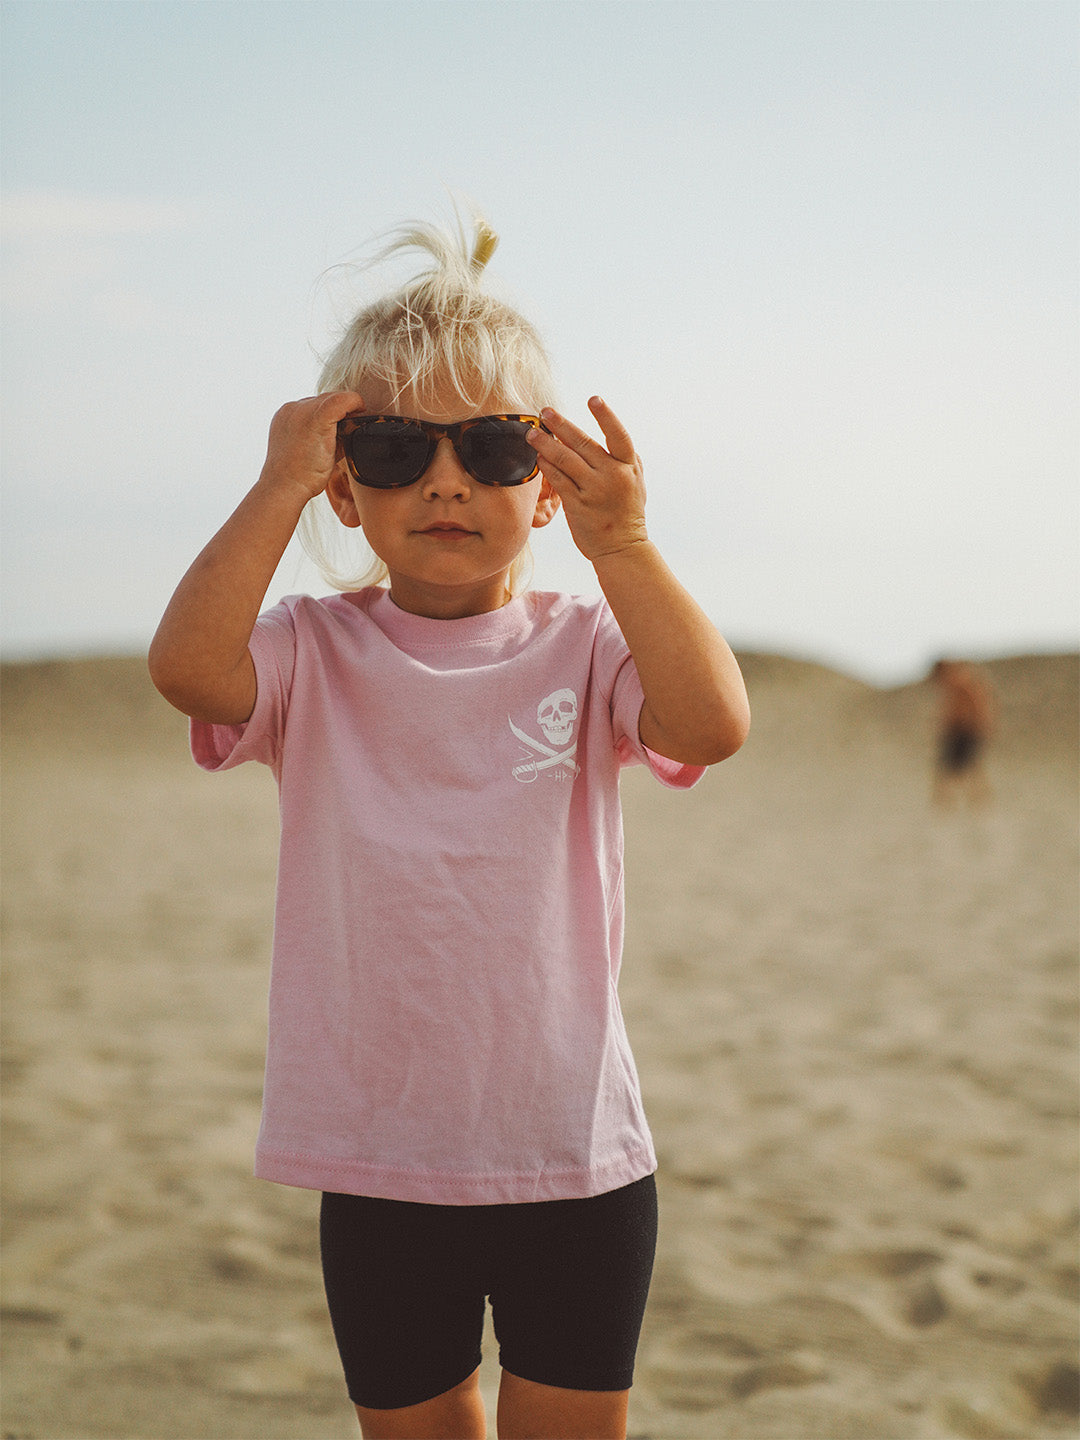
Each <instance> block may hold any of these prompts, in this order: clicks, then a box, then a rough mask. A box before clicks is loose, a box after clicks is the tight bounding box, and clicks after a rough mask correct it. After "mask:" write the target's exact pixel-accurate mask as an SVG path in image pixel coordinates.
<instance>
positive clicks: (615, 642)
mask: <svg viewBox="0 0 1080 1440" xmlns="http://www.w3.org/2000/svg"><path fill="white" fill-rule="evenodd" d="M596 651H597V653H596V661H597V664H598V667H599V670H600V673H601V676H607V677H610V691H609V693H610V706H611V721H612V731H613V734H614V737H615V750H616V753H617V755H618V757H619V761H620V763H621V764H623V765H647V766H648V767H649V770H650V771H651V773H652V774H653V775H654V776H655V777H656V779H657V780H659V781H660V783H661V784H662V785H667V786H668V787H670V788H671V789H673V790H689V789H690V788H691V787H692V786H694V785H696V784H697V783H698V781H699V780H700V779H701V777H702V776H703V775H704V774H705V768H706V767H705V766H703V765H684V764H682V762H681V761H679V760H669V759H668V757H667V756H666V755H658V754H657V753H656V751H655V750H650V749H649V747H648V746H647V745H645V744H643V743H642V740H641V735H640V731H639V728H638V724H639V721H640V719H641V707H642V705H644V703H645V692H644V690H643V689H642V688H641V679H640V677H639V675H638V672H637V666H636V665H635V664H634V657H633V656H632V655H631V654H630V649H629V647H628V645H627V643H626V641H625V640H624V639H623V634H622V631H621V630H620V629H619V627H618V624H617V622H616V620H615V617H614V615H613V614H612V613H611V611H610V610H609V609H608V607H607V606H606V605H605V606H604V611H603V615H602V617H601V620H600V625H599V628H598V630H597V636H596ZM602 683H605V682H604V681H603V680H602Z"/></svg>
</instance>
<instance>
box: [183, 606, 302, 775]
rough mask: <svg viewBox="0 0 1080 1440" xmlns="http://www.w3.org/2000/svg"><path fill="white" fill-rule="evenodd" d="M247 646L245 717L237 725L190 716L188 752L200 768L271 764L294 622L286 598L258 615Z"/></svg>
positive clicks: (279, 737) (279, 734) (280, 728)
mask: <svg viewBox="0 0 1080 1440" xmlns="http://www.w3.org/2000/svg"><path fill="white" fill-rule="evenodd" d="M248 649H249V651H250V652H251V658H252V660H253V662H254V665H255V681H256V687H257V689H256V696H255V708H254V710H252V712H251V716H250V718H249V719H248V720H246V721H245V722H244V724H243V725H211V724H208V723H207V722H206V721H204V720H192V721H191V726H190V742H191V753H192V755H193V756H194V758H195V762H196V764H198V765H199V766H200V767H201V768H202V769H203V770H231V769H232V767H233V766H234V765H242V764H243V763H244V761H246V760H257V761H259V762H260V763H261V764H263V765H269V766H270V767H271V769H273V770H275V772H276V770H277V767H278V761H279V758H280V755H281V746H282V741H283V739H284V734H285V717H286V714H287V711H288V706H289V694H290V691H291V688H292V678H293V671H294V667H295V663H296V627H295V623H294V619H293V614H292V610H291V608H290V606H289V605H288V603H287V602H284V601H283V602H282V604H280V605H277V606H275V607H274V609H273V610H268V611H267V612H266V613H265V614H264V615H260V616H259V618H258V620H257V621H256V622H255V629H254V630H253V631H252V635H251V640H250V642H249V644H248Z"/></svg>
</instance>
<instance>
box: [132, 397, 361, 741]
mask: <svg viewBox="0 0 1080 1440" xmlns="http://www.w3.org/2000/svg"><path fill="white" fill-rule="evenodd" d="M362 408H363V401H362V400H361V398H360V396H359V395H356V394H354V393H352V392H351V391H342V392H335V393H333V394H329V395H318V396H315V397H313V398H312V399H308V400H299V401H297V402H295V403H294V404H291V405H285V406H283V407H282V409H281V410H279V411H278V413H277V414H276V415H275V416H274V419H273V421H272V423H271V426H270V438H269V442H268V445H267V452H266V462H265V464H264V465H263V468H262V473H261V474H260V476H259V479H258V481H257V482H256V484H255V485H254V487H253V488H252V489H251V490H250V491H249V492H248V494H247V495H246V496H245V497H244V499H243V500H242V501H241V502H240V505H239V506H238V507H237V509H236V510H235V511H234V513H233V515H232V516H231V517H230V518H229V519H228V520H227V521H226V522H225V524H224V525H223V526H222V528H221V529H220V530H219V531H218V533H217V534H216V535H215V536H214V538H213V539H212V540H211V541H210V543H209V545H207V546H206V548H205V549H204V550H203V551H202V553H201V554H200V555H199V557H198V559H197V560H196V561H195V563H194V564H193V565H192V567H191V569H190V570H189V571H188V572H187V574H186V575H185V576H184V578H183V579H182V580H181V581H180V584H179V586H178V587H177V589H176V593H175V594H174V595H173V597H172V599H171V600H170V602H169V605H168V607H167V609H166V611H165V614H164V615H163V616H162V619H161V624H160V625H159V626H158V628H157V634H156V635H155V636H154V639H153V642H152V644H151V646H150V654H149V665H150V676H151V679H152V680H153V682H154V684H155V685H156V686H157V688H158V689H159V690H160V691H161V693H162V695H164V696H165V699H166V700H168V701H169V702H170V704H172V705H175V706H176V708H177V709H178V710H182V711H183V712H184V714H185V715H190V716H192V717H193V718H194V719H196V720H207V721H210V722H211V723H212V724H217V725H238V724H241V723H242V722H243V721H245V720H247V719H248V718H249V717H250V715H251V712H252V710H253V709H254V707H255V692H256V683H255V666H254V663H253V662H252V659H251V654H250V652H249V650H248V641H249V640H250V639H251V632H252V630H253V629H254V628H255V621H256V619H257V618H258V614H259V609H260V606H261V605H262V603H263V599H264V598H265V596H266V591H267V588H268V587H269V585H270V581H271V580H272V579H273V575H274V571H275V570H276V569H277V566H278V562H279V561H280V559H281V557H282V555H283V554H284V552H285V547H286V545H288V543H289V540H290V539H291V538H292V534H293V531H294V530H295V529H296V526H297V522H298V521H299V519H300V514H301V512H302V511H303V509H304V506H305V505H306V504H307V502H308V501H309V500H311V499H312V498H313V497H314V496H316V495H318V494H320V493H321V492H322V491H323V490H325V488H326V485H327V483H328V481H329V479H330V476H331V475H332V474H333V472H334V468H335V464H336V462H337V459H338V450H337V422H338V421H339V420H341V419H344V417H345V416H346V415H349V414H352V413H353V412H355V411H357V410H360V409H362Z"/></svg>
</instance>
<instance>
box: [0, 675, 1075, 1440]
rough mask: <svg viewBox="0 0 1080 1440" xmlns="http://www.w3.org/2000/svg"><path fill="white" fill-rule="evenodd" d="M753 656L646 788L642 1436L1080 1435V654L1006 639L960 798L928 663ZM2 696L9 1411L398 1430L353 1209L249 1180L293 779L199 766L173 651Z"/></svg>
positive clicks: (169, 1433)
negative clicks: (152, 675)
mask: <svg viewBox="0 0 1080 1440" xmlns="http://www.w3.org/2000/svg"><path fill="white" fill-rule="evenodd" d="M745 670H746V674H747V678H748V683H749V685H750V689H751V697H752V701H753V704H754V711H755V728H754V733H753V735H752V737H751V740H750V742H749V743H748V745H747V746H746V748H745V749H744V751H743V752H741V753H740V755H738V756H737V757H735V759H733V760H732V761H729V762H728V763H727V764H725V765H723V766H721V767H720V768H719V769H718V770H717V771H716V772H715V773H713V774H712V775H710V776H709V777H708V779H707V780H706V782H705V783H704V784H703V785H702V786H700V787H699V788H698V790H697V791H695V792H694V793H693V794H691V795H689V796H676V795H671V794H667V793H665V792H662V791H661V790H660V789H659V787H657V786H655V785H653V784H651V783H650V782H649V781H648V780H647V779H646V777H644V776H642V775H641V774H639V773H636V772H635V773H632V774H630V775H629V776H628V777H627V778H626V781H625V784H624V795H625V808H626V816H627V832H628V893H629V914H628V922H629V923H628V930H629V935H628V944H627V953H626V963H625V967H624V979H623V985H622V992H623V997H624V1004H625V1009H626V1013H627V1019H628V1024H629V1027H630V1030H631V1034H632V1038H633V1040H634V1044H635V1050H636V1053H637V1056H638V1061H639V1067H640V1070H641V1074H642V1080H643V1084H644V1087H645V1090H646V1098H647V1104H648V1109H649V1114H650V1118H651V1121H652V1125H653V1129H654V1133H655V1136H656V1141H657V1146H658V1150H659V1154H660V1161H661V1169H660V1176H659V1179H660V1185H661V1204H662V1232H661V1245H660V1252H659V1256H658V1261H657V1271H656V1279H655V1283H654V1288H653V1294H652V1298H651V1302H650V1309H649V1314H648V1317H647V1321H646V1328H645V1333H644V1336H643V1341H642V1347H641V1352H640V1359H639V1368H638V1378H637V1385H636V1387H635V1390H634V1394H633V1402H632V1410H631V1433H632V1434H633V1435H635V1436H638V1437H652V1440H757V1437H771V1440H803V1437H820V1440H908V1437H910V1440H937V1437H942V1440H945V1437H972V1440H977V1437H988V1440H993V1437H1063V1436H1073V1435H1075V1434H1076V1433H1077V1428H1078V1412H1077V1366H1076V1357H1077V1306H1078V1267H1077V1248H1076V1246H1077V1155H1076V1141H1077V1125H1076V1101H1077V1084H1076V1081H1077V1063H1076V1039H1077V953H1076V951H1077V918H1078V917H1077V828H1076V820H1077V795H1076V791H1077V786H1076V779H1077V768H1076V767H1077V661H1076V657H1067V656H1049V657H1024V658H1016V659H1010V660H1002V661H998V662H995V663H993V664H991V665H989V666H988V671H989V673H990V675H991V677H992V680H993V683H994V685H995V687H996V689H997V691H998V694H999V698H1000V701H1001V707H1002V712H1001V728H1000V732H999V734H998V736H997V738H996V741H995V744H994V747H993V750H992V753H991V757H990V767H989V768H990V775H991V779H992V781H993V785H994V790H995V796H994V801H993V803H992V804H991V805H990V806H989V807H987V808H986V809H984V810H980V811H976V812H968V811H965V810H959V809H958V810H956V811H953V812H948V813H943V812H940V811H935V810H934V809H932V807H931V806H930V804H929V781H930V773H929V757H930V753H931V747H932V696H931V694H930V692H929V687H928V686H926V685H916V686H909V687H905V688H902V689H899V690H892V691H881V690H875V689H872V688H870V687H868V686H865V685H862V684H860V683H858V682H857V681H855V680H852V679H849V678H847V677H844V676H841V675H836V674H833V673H831V672H829V671H827V670H823V669H820V668H819V667H816V666H812V665H807V664H801V663H798V662H794V661H790V660H783V659H779V658H776V657H768V656H746V657H745ZM3 701H4V757H3V758H4V796H3V800H4V804H3V822H4V986H5V1011H4V1013H5V1020H4V1087H3V1099H4V1113H5V1128H4V1162H5V1163H4V1168H3V1215H4V1226H5V1239H4V1255H5V1260H4V1269H3V1280H4V1328H3V1344H4V1357H3V1382H4V1383H3V1400H2V1407H3V1408H2V1419H0V1428H2V1432H3V1435H4V1436H5V1437H8V1436H9V1437H24V1440H31V1437H33V1440H76V1437H110V1440H173V1437H175V1440H233V1437H236V1440H239V1437H253V1440H254V1437H258V1440H275V1437H281V1440H306V1437H312V1440H315V1437H318V1440H333V1437H337V1436H340V1437H350V1436H355V1434H356V1429H355V1423H354V1420H353V1418H352V1415H351V1408H350V1407H349V1405H348V1403H347V1401H346V1400H345V1397H344V1394H343V1391H342V1387H341V1382H340V1379H339V1374H338V1365H337V1357H336V1353H335V1351H334V1348H333V1343H332V1339H331V1336H330V1330H329V1324H328V1322H327V1320H326V1318H325V1314H324V1307H323V1300H322V1294H321V1288H320V1280H319V1272H318V1264H317V1254H316V1248H317V1247H316V1232H315V1213H316V1203H317V1197H315V1196H313V1195H311V1194H308V1193H306V1192H303V1191H298V1190H290V1189H285V1188H282V1187H278V1186H272V1185H267V1184H264V1183H261V1182H258V1181H255V1180H253V1179H251V1178H250V1169H251V1152H252V1146H253V1142H254V1135H255V1129H256V1125H257V1120H258V1110H259V1096H260V1085H261V1075H262V1046H263V1035H264V1030H263V1026H264V1019H263V1012H264V1000H265V987H266V970H267V955H268V950H269V933H270V904H271V896H272V887H273V875H274V861H275V850H276V804H275V797H274V794H273V787H272V783H271V782H270V780H269V777H268V776H266V775H265V774H264V773H261V772H258V771H256V770H255V769H254V768H251V767H248V768H247V769H245V770H241V771H237V772H235V773H233V774H231V775H229V776H228V777H223V778H220V779H213V778H210V777H207V776H203V775H201V774H200V773H199V772H198V771H196V770H195V769H194V767H193V766H192V765H191V764H190V762H189V761H188V760H187V757H186V747H185V730H184V722H183V720H182V719H181V718H180V717H179V716H177V715H174V714H172V713H171V712H170V711H169V710H168V709H167V707H165V706H164V704H163V703H162V702H161V701H160V700H159V699H158V698H157V697H156V695H154V693H153V692H152V690H151V688H150V686H149V683H148V681H147V680H146V679H145V672H144V669H143V666H142V662H141V661H139V660H137V659H124V660H107V661H104V660H99V661H83V662H64V663H55V664H45V665H36V664H35V665H16V666H6V667H4V672H3ZM489 1349H490V1347H489ZM484 1381H485V1390H486V1394H487V1395H488V1397H489V1399H492V1400H493V1396H494V1386H495V1385H496V1384H497V1368H496V1364H495V1361H494V1356H493V1355H492V1354H490V1353H489V1355H488V1357H487V1358H486V1360H485V1367H484Z"/></svg>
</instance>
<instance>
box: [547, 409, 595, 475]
mask: <svg viewBox="0 0 1080 1440" xmlns="http://www.w3.org/2000/svg"><path fill="white" fill-rule="evenodd" d="M540 418H541V419H542V420H543V422H544V424H545V426H546V427H547V429H548V430H549V431H550V433H551V434H552V435H553V436H554V437H555V439H556V440H557V441H558V442H559V446H562V447H564V448H565V449H566V450H567V451H569V452H570V454H571V455H572V456H577V457H578V458H580V459H581V460H583V461H584V462H585V464H586V465H589V466H591V467H593V468H595V467H596V466H597V465H598V464H600V462H601V461H602V460H605V459H606V458H607V456H608V452H607V451H606V450H605V449H604V447H603V445H601V444H600V441H599V440H595V439H594V438H593V437H592V436H591V435H589V434H588V433H587V432H586V431H584V430H582V429H581V428H580V426H578V425H575V424H574V422H573V421H572V420H568V419H567V418H566V416H565V415H560V414H559V413H558V412H557V411H555V410H542V411H541V412H540ZM557 452H558V447H557V446H556V447H549V450H548V453H551V454H552V458H554V455H555V453H557ZM568 458H569V457H568ZM564 468H565V466H564Z"/></svg>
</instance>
